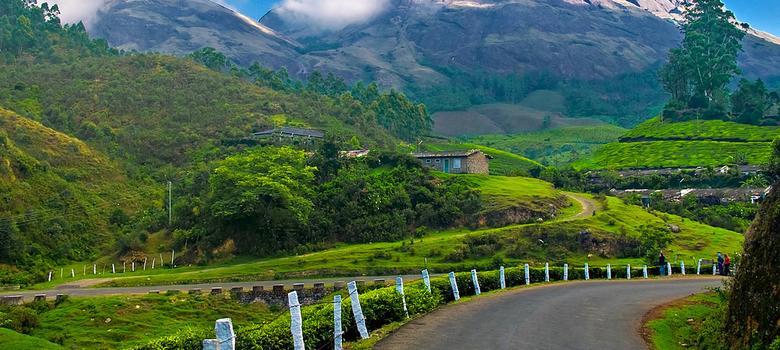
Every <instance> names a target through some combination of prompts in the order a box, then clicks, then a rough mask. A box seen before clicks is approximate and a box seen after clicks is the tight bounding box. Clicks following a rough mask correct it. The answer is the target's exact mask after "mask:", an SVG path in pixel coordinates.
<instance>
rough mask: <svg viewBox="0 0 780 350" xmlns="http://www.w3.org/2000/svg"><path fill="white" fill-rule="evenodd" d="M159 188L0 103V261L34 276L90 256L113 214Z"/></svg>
mask: <svg viewBox="0 0 780 350" xmlns="http://www.w3.org/2000/svg"><path fill="white" fill-rule="evenodd" d="M160 194H161V193H159V192H158V193H157V194H155V193H154V191H153V188H152V187H151V186H147V185H145V184H144V183H143V182H133V183H131V182H130V181H129V179H128V178H127V177H126V176H125V175H124V174H123V172H122V171H121V169H120V168H119V166H118V165H117V164H116V163H115V162H114V161H112V160H110V159H109V158H108V157H107V156H105V155H104V154H102V153H100V152H98V151H95V150H94V149H92V148H91V147H90V146H88V145H87V144H85V143H84V142H82V141H80V140H78V139H76V138H73V137H70V136H67V135H65V134H62V133H60V132H57V131H55V130H52V129H50V128H47V127H45V126H43V125H41V124H40V123H38V122H35V121H32V120H29V119H26V118H23V117H20V116H18V115H17V114H15V113H13V112H10V111H8V110H4V109H0V212H1V213H3V215H2V217H0V241H1V242H2V244H0V261H4V262H10V263H12V264H15V265H19V266H24V267H25V268H26V270H27V271H28V272H33V271H34V272H36V273H41V274H42V272H40V269H43V268H45V267H46V265H49V264H55V263H61V262H64V261H67V260H82V259H87V258H90V257H93V256H95V254H97V253H99V252H101V249H104V248H106V247H108V246H110V244H112V243H113V241H114V239H115V236H114V235H112V225H111V224H110V223H109V221H110V220H109V217H110V215H111V214H112V213H113V212H115V211H117V210H121V211H122V212H124V213H125V214H128V215H129V214H132V213H133V212H134V211H135V210H136V209H137V208H139V206H140V205H141V198H147V200H154V199H155V198H158V199H159V198H160V197H161V196H160ZM36 270H37V271H36ZM12 271H13V269H11V270H6V269H2V268H0V277H8V275H6V276H3V275H4V274H9V273H11V274H13V273H12Z"/></svg>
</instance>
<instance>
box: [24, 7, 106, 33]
mask: <svg viewBox="0 0 780 350" xmlns="http://www.w3.org/2000/svg"><path fill="white" fill-rule="evenodd" d="M39 2H41V1H39ZM46 2H48V3H49V4H50V5H51V4H57V6H59V8H60V12H61V13H62V14H61V15H60V19H61V20H62V22H63V23H78V22H79V21H81V22H84V25H85V26H86V27H87V28H89V27H90V25H92V24H93V23H94V21H95V20H96V18H97V14H98V11H100V9H102V8H103V7H105V6H106V4H108V2H109V0H46Z"/></svg>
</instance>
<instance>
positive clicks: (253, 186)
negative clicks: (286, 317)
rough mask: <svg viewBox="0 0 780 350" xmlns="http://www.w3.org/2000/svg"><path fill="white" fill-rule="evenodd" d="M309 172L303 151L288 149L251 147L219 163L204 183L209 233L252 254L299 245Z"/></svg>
mask: <svg viewBox="0 0 780 350" xmlns="http://www.w3.org/2000/svg"><path fill="white" fill-rule="evenodd" d="M314 170H315V169H314V168H313V167H310V166H307V165H306V156H305V154H304V153H303V151H298V150H294V149H292V148H289V147H281V148H276V147H265V148H255V149H251V150H249V151H246V152H244V153H241V154H238V155H235V156H232V157H229V158H227V159H225V160H224V161H221V162H219V163H218V164H217V167H216V169H215V170H214V173H213V174H212V175H211V177H210V179H209V184H210V188H211V189H210V193H209V195H208V197H209V198H208V210H209V214H210V217H211V218H212V220H213V224H214V227H213V228H212V229H213V230H214V231H215V232H217V233H221V234H222V236H223V237H224V238H229V239H235V240H236V243H237V246H238V247H239V249H241V250H242V251H244V252H249V253H254V254H258V255H265V254H271V253H276V252H278V251H279V250H280V249H288V248H291V247H294V246H296V245H297V244H299V243H301V242H303V241H304V240H303V239H301V238H300V237H298V235H299V234H302V233H305V230H306V223H307V220H308V218H309V214H310V213H311V211H312V209H313V206H312V202H311V200H310V198H311V197H312V195H313V191H312V185H313V181H314Z"/></svg>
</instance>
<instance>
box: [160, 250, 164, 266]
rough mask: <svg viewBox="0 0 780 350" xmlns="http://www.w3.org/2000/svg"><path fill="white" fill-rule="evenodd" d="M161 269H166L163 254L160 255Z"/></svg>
mask: <svg viewBox="0 0 780 350" xmlns="http://www.w3.org/2000/svg"><path fill="white" fill-rule="evenodd" d="M160 267H165V260H163V256H162V253H160Z"/></svg>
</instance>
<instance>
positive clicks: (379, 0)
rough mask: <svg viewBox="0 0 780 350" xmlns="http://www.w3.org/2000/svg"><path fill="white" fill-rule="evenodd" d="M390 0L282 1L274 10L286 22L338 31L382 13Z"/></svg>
mask: <svg viewBox="0 0 780 350" xmlns="http://www.w3.org/2000/svg"><path fill="white" fill-rule="evenodd" d="M389 4H390V0H284V1H283V2H282V3H281V5H279V6H278V7H277V8H276V10H277V11H278V13H279V14H280V15H281V16H282V17H283V18H284V19H286V20H292V21H297V22H305V23H309V24H311V25H312V26H314V27H318V28H320V29H327V30H338V29H342V28H344V27H346V26H348V25H351V24H356V23H362V22H365V21H368V20H370V19H372V18H374V17H375V16H377V15H379V14H380V13H382V12H383V11H384V10H386V9H387V7H388V6H389Z"/></svg>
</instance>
